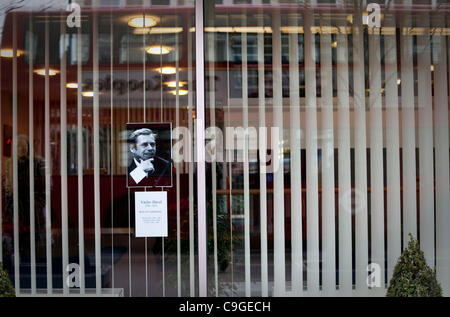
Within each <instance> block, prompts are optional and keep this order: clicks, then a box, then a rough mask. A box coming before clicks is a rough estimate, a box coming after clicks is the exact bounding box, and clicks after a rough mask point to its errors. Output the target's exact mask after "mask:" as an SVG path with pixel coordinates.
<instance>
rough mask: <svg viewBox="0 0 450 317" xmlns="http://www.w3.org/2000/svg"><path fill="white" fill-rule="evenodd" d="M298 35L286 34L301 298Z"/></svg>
mask: <svg viewBox="0 0 450 317" xmlns="http://www.w3.org/2000/svg"><path fill="white" fill-rule="evenodd" d="M297 19H298V15H297V14H295V13H293V14H292V15H291V16H290V17H289V25H290V26H294V27H295V26H297V24H298V23H297ZM298 57H299V56H298V33H290V34H289V96H290V113H289V115H290V148H291V149H290V154H291V166H290V169H291V221H292V226H291V228H292V229H291V249H292V291H293V294H294V296H300V295H301V292H302V291H303V241H302V179H301V162H300V159H301V144H300V92H299V86H300V83H299V65H298Z"/></svg>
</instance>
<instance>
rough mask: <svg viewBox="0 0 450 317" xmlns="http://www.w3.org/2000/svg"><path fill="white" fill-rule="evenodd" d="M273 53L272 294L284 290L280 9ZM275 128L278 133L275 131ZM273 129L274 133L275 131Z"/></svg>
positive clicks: (274, 24)
mask: <svg viewBox="0 0 450 317" xmlns="http://www.w3.org/2000/svg"><path fill="white" fill-rule="evenodd" d="M272 29H273V33H272V52H273V53H272V54H273V62H272V65H273V66H272V67H273V128H275V129H272V149H273V156H274V169H275V170H274V173H273V174H274V185H273V186H274V194H273V200H274V206H273V208H274V210H273V212H274V215H273V218H274V219H273V227H274V290H273V292H274V293H273V295H274V296H283V295H284V294H285V292H286V285H285V282H286V268H285V253H284V252H285V241H284V239H285V236H284V178H283V177H284V175H283V143H282V142H283V96H282V77H281V76H282V75H281V72H282V68H281V32H280V12H279V11H274V12H273V16H272ZM277 130H278V133H276V132H275V131H277ZM274 132H275V133H274Z"/></svg>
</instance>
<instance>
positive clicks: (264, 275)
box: [257, 15, 269, 297]
mask: <svg viewBox="0 0 450 317" xmlns="http://www.w3.org/2000/svg"><path fill="white" fill-rule="evenodd" d="M258 25H259V26H263V25H264V18H263V16H262V15H260V16H259V17H258ZM257 41H258V53H257V54H258V111H259V113H258V115H259V117H258V119H259V139H258V142H259V155H260V158H259V161H260V165H259V169H260V173H259V186H260V187H259V190H260V194H259V204H260V230H261V234H260V238H261V295H262V296H263V297H266V296H268V295H269V286H268V284H269V273H268V257H267V184H266V180H267V176H266V170H267V169H266V151H267V128H266V99H265V89H264V88H265V80H264V34H263V33H258V35H257Z"/></svg>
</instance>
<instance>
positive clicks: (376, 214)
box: [369, 28, 384, 280]
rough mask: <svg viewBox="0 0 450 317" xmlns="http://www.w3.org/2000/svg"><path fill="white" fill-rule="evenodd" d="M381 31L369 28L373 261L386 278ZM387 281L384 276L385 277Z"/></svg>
mask: <svg viewBox="0 0 450 317" xmlns="http://www.w3.org/2000/svg"><path fill="white" fill-rule="evenodd" d="M379 32H380V30H379V28H373V29H372V30H370V31H369V74H370V99H369V100H370V104H369V105H370V220H371V263H374V264H378V265H379V266H380V269H381V271H380V273H381V276H382V277H384V196H383V194H384V193H383V120H382V98H381V58H380V33H379ZM383 280H384V278H383Z"/></svg>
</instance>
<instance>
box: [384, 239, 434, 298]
mask: <svg viewBox="0 0 450 317" xmlns="http://www.w3.org/2000/svg"><path fill="white" fill-rule="evenodd" d="M409 237H410V240H409V243H408V248H407V249H405V250H404V251H403V253H402V255H401V256H400V258H399V259H398V261H397V265H396V266H395V268H394V273H393V275H392V279H391V281H390V282H389V288H388V291H387V294H386V296H389V297H441V296H442V289H441V286H440V285H439V283H438V281H437V279H436V271H435V270H432V269H431V268H430V267H429V266H428V265H427V264H426V261H425V256H424V254H423V252H422V251H421V250H420V245H419V242H418V241H417V240H415V239H414V238H413V236H412V234H409Z"/></svg>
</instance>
